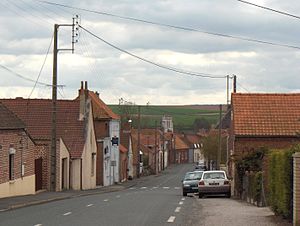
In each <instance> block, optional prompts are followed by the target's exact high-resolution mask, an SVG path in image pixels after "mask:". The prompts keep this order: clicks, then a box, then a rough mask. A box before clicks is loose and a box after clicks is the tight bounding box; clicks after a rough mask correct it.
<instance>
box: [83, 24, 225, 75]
mask: <svg viewBox="0 0 300 226" xmlns="http://www.w3.org/2000/svg"><path fill="white" fill-rule="evenodd" d="M79 27H80V28H82V29H83V30H84V31H85V32H87V33H88V34H90V35H92V36H94V37H95V38H97V39H99V40H100V41H102V42H104V43H105V44H107V45H109V46H111V47H113V48H114V49H117V50H119V51H121V52H123V53H126V54H127V55H130V56H132V57H134V58H137V59H139V60H141V61H144V62H146V63H149V64H152V65H154V66H157V67H160V68H163V69H166V70H169V71H173V72H176V73H180V74H185V75H191V76H197V77H203V78H213V79H220V78H226V76H217V75H212V74H207V73H197V72H189V71H184V70H182V69H178V68H173V67H169V66H165V65H162V64H159V63H155V62H153V61H150V60H147V59H145V58H143V57H140V56H137V55H135V54H133V53H130V52H128V51H127V50H124V49H121V48H120V47H117V46H116V45H114V44H111V43H110V42H108V41H106V40H104V39H103V38H100V37H99V36H97V35H96V34H94V33H92V32H91V31H89V30H87V29H86V28H84V27H82V26H81V25H79Z"/></svg>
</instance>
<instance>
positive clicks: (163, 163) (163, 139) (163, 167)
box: [162, 128, 165, 170]
mask: <svg viewBox="0 0 300 226" xmlns="http://www.w3.org/2000/svg"><path fill="white" fill-rule="evenodd" d="M162 142H163V146H162V151H163V153H162V154H163V155H162V156H163V157H162V158H163V160H162V170H165V129H164V128H163V137H162Z"/></svg>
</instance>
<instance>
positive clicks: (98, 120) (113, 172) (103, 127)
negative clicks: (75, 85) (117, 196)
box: [76, 82, 120, 186]
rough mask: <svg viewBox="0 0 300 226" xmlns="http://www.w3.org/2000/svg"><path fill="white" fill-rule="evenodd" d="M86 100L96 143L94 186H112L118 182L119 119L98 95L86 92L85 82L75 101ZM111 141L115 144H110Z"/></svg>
mask: <svg viewBox="0 0 300 226" xmlns="http://www.w3.org/2000/svg"><path fill="white" fill-rule="evenodd" d="M83 85H84V86H83ZM87 99H90V101H91V106H92V110H93V123H94V129H95V136H96V142H97V160H96V184H97V185H98V186H99V185H102V186H108V185H112V184H114V183H116V182H119V181H120V178H119V168H120V166H119V162H120V150H119V143H120V141H119V139H120V117H119V116H118V115H117V114H115V113H114V112H113V111H112V110H111V109H110V108H109V107H108V106H107V105H106V104H105V103H104V102H103V101H102V100H101V98H100V97H99V93H97V92H93V91H90V90H88V85H87V82H85V84H83V82H81V88H80V89H79V94H78V97H77V98H76V100H80V101H83V102H84V100H87ZM113 139H114V140H115V141H116V142H117V143H116V144H113V143H112V140H113Z"/></svg>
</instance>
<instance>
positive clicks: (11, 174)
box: [8, 145, 16, 180]
mask: <svg viewBox="0 0 300 226" xmlns="http://www.w3.org/2000/svg"><path fill="white" fill-rule="evenodd" d="M8 154H9V159H8V161H9V162H8V167H9V169H8V170H9V180H14V179H15V154H16V149H14V148H13V145H10V148H9V150H8Z"/></svg>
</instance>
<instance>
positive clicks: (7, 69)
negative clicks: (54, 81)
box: [0, 64, 52, 86]
mask: <svg viewBox="0 0 300 226" xmlns="http://www.w3.org/2000/svg"><path fill="white" fill-rule="evenodd" d="M0 67H1V68H3V69H4V70H6V71H8V72H9V73H11V74H13V75H15V76H17V77H19V78H21V79H23V80H26V81H29V82H33V83H37V84H39V85H43V86H52V85H51V84H48V83H44V82H39V81H36V80H33V79H31V78H27V77H25V76H23V75H21V74H19V73H17V72H14V71H13V70H11V69H9V68H8V67H6V66H4V65H1V64H0Z"/></svg>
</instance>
